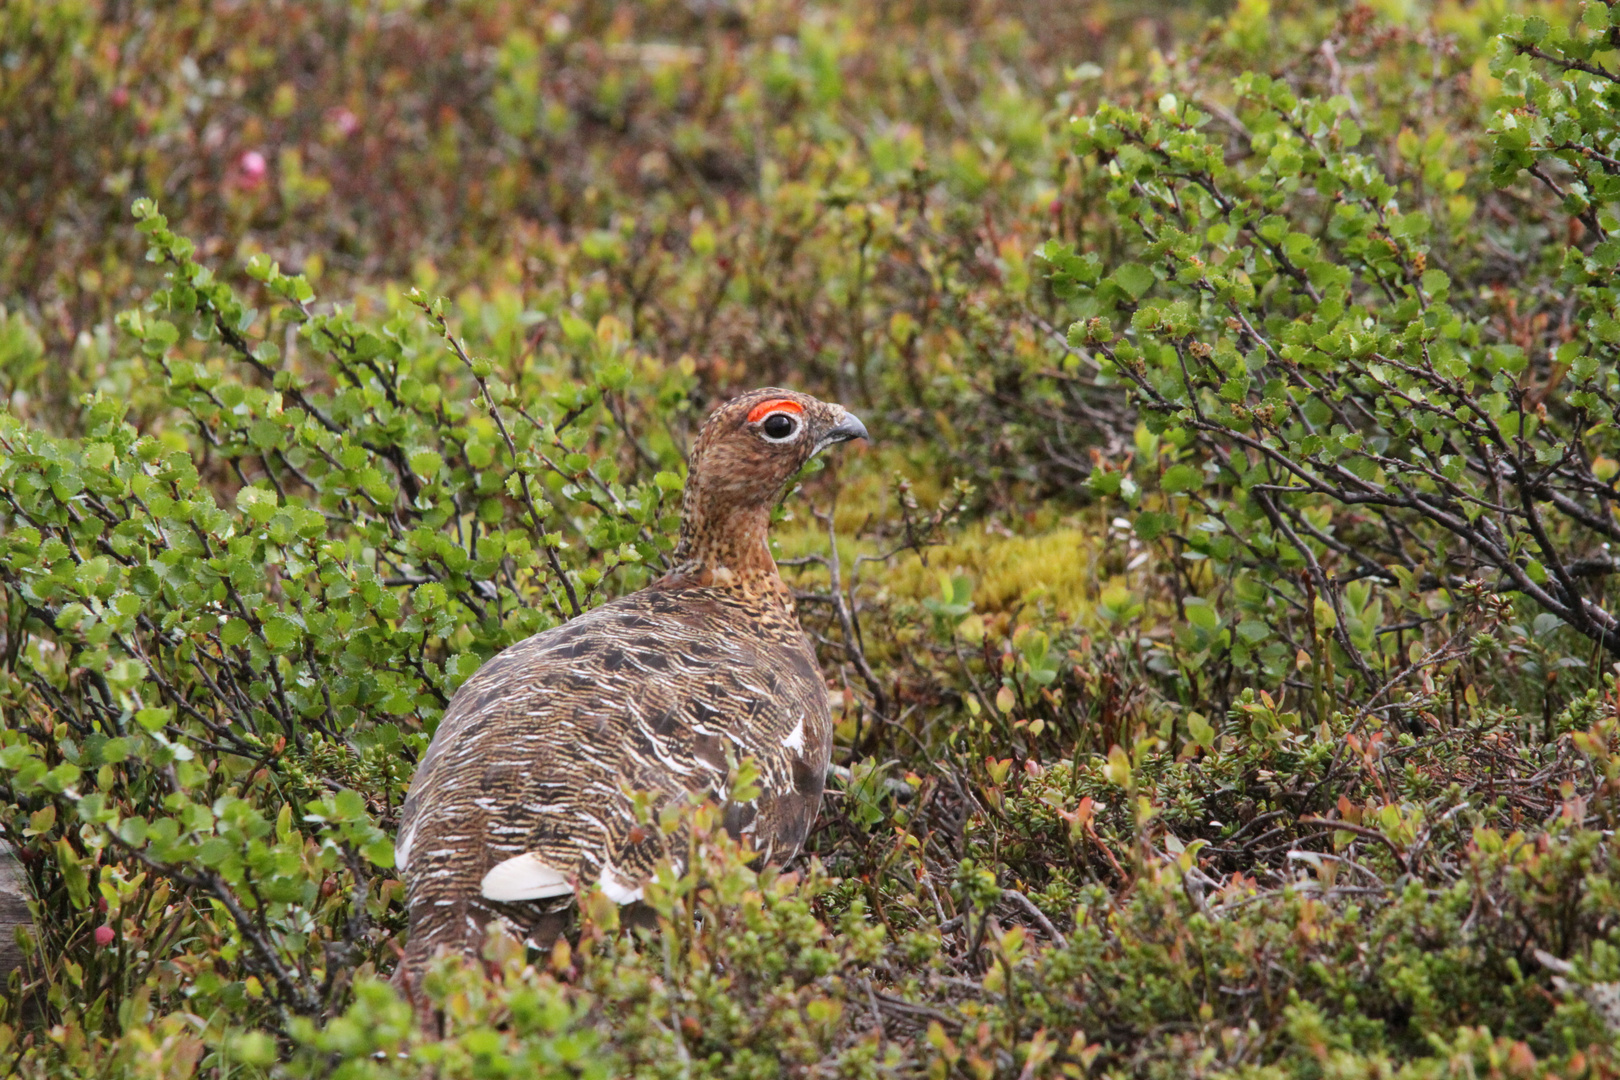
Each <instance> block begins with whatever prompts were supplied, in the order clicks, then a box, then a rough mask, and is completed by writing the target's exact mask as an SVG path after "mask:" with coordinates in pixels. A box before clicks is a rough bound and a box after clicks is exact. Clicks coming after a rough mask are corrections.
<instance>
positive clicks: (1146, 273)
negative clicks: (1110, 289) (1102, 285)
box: [1110, 263, 1157, 300]
mask: <svg viewBox="0 0 1620 1080" xmlns="http://www.w3.org/2000/svg"><path fill="white" fill-rule="evenodd" d="M1110 280H1112V281H1113V282H1114V284H1116V285H1118V286H1119V287H1120V288H1121V289H1124V290H1125V292H1126V293H1127V294H1128V295H1129V296H1130V298H1131V299H1132V300H1140V299H1141V298H1142V296H1143V295H1144V294H1145V293H1146V292H1147V291H1148V290H1149V289H1151V288H1152V287H1153V283H1154V281H1155V280H1157V279H1156V278H1155V277H1154V276H1153V271H1152V270H1149V269H1148V268H1147V267H1145V266H1143V265H1142V264H1141V263H1126V264H1125V265H1124V266H1121V267H1120V268H1119V269H1117V270H1115V271H1114V272H1113V274H1111V275H1110Z"/></svg>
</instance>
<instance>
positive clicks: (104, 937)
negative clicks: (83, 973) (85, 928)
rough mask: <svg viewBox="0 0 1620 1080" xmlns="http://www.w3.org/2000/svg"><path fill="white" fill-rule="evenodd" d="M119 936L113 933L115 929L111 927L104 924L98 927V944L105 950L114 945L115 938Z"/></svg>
mask: <svg viewBox="0 0 1620 1080" xmlns="http://www.w3.org/2000/svg"><path fill="white" fill-rule="evenodd" d="M117 936H118V935H117V934H115V933H114V932H113V928H112V927H110V926H107V925H105V924H103V925H101V926H98V927H96V944H97V945H99V946H101V947H102V948H103V949H105V948H106V947H107V946H109V945H111V944H112V943H113V938H115V937H117Z"/></svg>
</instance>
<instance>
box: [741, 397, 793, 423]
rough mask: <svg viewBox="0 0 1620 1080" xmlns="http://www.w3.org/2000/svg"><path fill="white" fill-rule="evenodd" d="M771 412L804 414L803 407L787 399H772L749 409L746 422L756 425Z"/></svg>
mask: <svg viewBox="0 0 1620 1080" xmlns="http://www.w3.org/2000/svg"><path fill="white" fill-rule="evenodd" d="M773 412H790V413H802V412H804V406H803V405H800V404H799V403H798V402H797V401H790V400H788V399H787V398H772V399H771V400H769V401H762V402H760V403H759V404H758V405H755V406H754V407H753V408H752V409H749V410H748V422H749V423H750V424H757V423H759V421H761V420H763V419H764V418H765V417H767V416H769V415H770V414H771V413H773Z"/></svg>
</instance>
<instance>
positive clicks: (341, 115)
mask: <svg viewBox="0 0 1620 1080" xmlns="http://www.w3.org/2000/svg"><path fill="white" fill-rule="evenodd" d="M327 119H328V120H330V121H331V122H332V127H333V128H334V129H336V131H337V133H338V134H339V135H341V136H343V137H344V138H345V139H347V138H348V137H349V136H350V135H353V134H354V133H355V132H356V131H359V130H360V118H359V117H358V116H356V115H354V113H352V112H350V111H349V110H348V109H344V108H341V107H340V108H336V109H333V110H332V111H331V112H330V113H328V114H327Z"/></svg>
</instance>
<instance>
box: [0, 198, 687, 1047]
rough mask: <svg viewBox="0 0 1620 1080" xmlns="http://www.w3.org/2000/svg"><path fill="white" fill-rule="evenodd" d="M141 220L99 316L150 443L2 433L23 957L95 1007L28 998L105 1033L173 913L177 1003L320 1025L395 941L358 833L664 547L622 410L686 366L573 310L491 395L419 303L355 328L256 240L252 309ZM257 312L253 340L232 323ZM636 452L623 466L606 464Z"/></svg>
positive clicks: (663, 512) (119, 424)
mask: <svg viewBox="0 0 1620 1080" xmlns="http://www.w3.org/2000/svg"><path fill="white" fill-rule="evenodd" d="M135 212H136V217H137V219H138V221H139V227H140V229H141V231H142V232H143V233H144V234H145V235H146V236H147V238H148V241H149V243H150V245H151V252H150V254H151V257H152V258H153V259H154V260H155V261H157V262H159V263H160V264H161V265H162V266H163V267H164V271H165V277H166V280H167V283H168V285H167V288H165V289H163V290H161V291H159V292H158V293H156V294H154V296H153V297H152V298H151V300H150V301H149V302H148V303H147V304H146V305H145V306H144V307H143V309H141V310H138V311H132V312H130V313H128V314H127V315H126V316H125V317H123V318H122V319H121V321H120V326H121V329H122V330H123V331H124V333H125V334H126V335H128V337H129V338H130V339H131V340H132V341H133V342H134V343H136V345H137V347H138V349H139V351H140V354H141V357H142V358H143V363H144V365H145V369H146V370H147V371H149V372H150V373H151V374H152V375H153V376H155V377H156V378H157V379H158V380H160V385H161V386H162V388H163V393H164V394H165V396H166V403H167V406H168V408H169V412H168V413H167V414H166V416H165V419H164V421H163V423H162V425H161V428H160V430H159V431H157V432H155V433H149V434H145V435H141V434H137V432H136V431H135V429H134V428H133V427H132V426H131V425H130V424H129V423H128V422H127V420H126V417H125V403H123V402H117V401H113V400H109V399H106V398H99V397H92V398H90V399H88V400H87V402H86V404H85V408H84V414H83V418H82V422H83V430H84V432H85V434H84V436H83V437H82V438H79V439H73V440H64V439H58V438H54V437H51V436H49V435H46V434H44V433H42V432H40V431H38V430H35V429H32V428H30V427H27V426H25V425H22V424H20V423H18V422H17V421H15V420H13V419H11V418H9V417H7V418H5V419H4V420H3V421H0V425H3V427H0V444H3V446H4V450H5V456H4V463H3V465H0V490H3V492H4V499H5V511H4V512H5V515H6V518H7V525H8V527H7V529H6V534H5V537H4V545H5V558H4V562H3V569H0V581H3V582H4V586H5V589H6V597H7V602H8V615H9V620H10V621H9V623H8V633H7V640H8V642H11V643H13V646H14V649H13V653H12V655H11V656H10V657H9V663H8V665H7V669H6V682H5V689H4V692H5V695H6V700H5V703H4V704H5V708H6V711H7V715H8V717H13V718H15V720H14V721H13V722H11V723H8V725H7V728H6V731H5V734H4V739H5V742H6V746H5V749H4V751H3V752H0V753H3V757H0V762H3V765H0V767H3V768H4V769H5V770H6V776H7V785H8V790H9V791H10V792H11V793H12V795H13V796H14V797H15V799H16V800H17V802H16V805H17V806H18V808H19V812H21V813H23V814H24V815H25V816H26V821H27V828H26V829H24V830H23V831H22V834H21V835H20V836H18V837H16V839H17V840H18V841H19V842H20V844H21V845H22V848H23V851H24V853H25V857H33V858H40V857H44V856H45V855H47V854H48V856H49V865H48V867H46V868H44V869H43V870H42V871H41V876H40V878H39V880H40V881H41V883H42V885H43V896H42V903H43V904H44V905H45V909H47V910H52V911H59V912H61V913H62V915H63V916H64V918H62V919H52V920H48V921H46V922H45V923H44V924H43V926H42V930H43V932H44V934H45V937H46V941H45V942H44V945H43V948H42V955H47V956H50V957H52V958H53V962H57V963H73V964H74V965H75V967H76V968H80V970H81V972H82V973H81V974H76V975H75V976H74V978H75V980H76V981H77V982H80V983H84V987H83V993H84V995H85V996H84V999H83V1000H84V1001H85V1002H86V1003H87V1005H88V1011H87V1012H83V1013H81V1012H80V1010H79V1008H77V1007H73V1006H70V1005H69V1004H68V1003H67V1002H66V1001H53V1002H52V1004H53V1005H54V1006H56V1007H58V1008H64V1009H67V1011H68V1012H69V1013H72V1014H73V1015H74V1018H75V1019H79V1020H82V1021H83V1022H84V1023H85V1024H86V1025H87V1026H88V1027H89V1028H90V1029H91V1030H97V1029H101V1028H102V1027H103V1026H104V1025H114V1024H116V1023H118V1022H119V1020H118V1017H119V1016H120V1015H121V1014H120V1009H122V1008H124V1007H125V1006H126V1005H128V1001H127V1000H126V994H127V993H128V992H129V991H130V990H131V989H132V988H133V987H137V986H142V985H143V984H144V983H145V981H146V979H147V978H148V975H149V973H150V967H151V965H152V964H154V963H156V962H158V961H159V959H160V958H162V962H163V963H164V964H165V965H166V966H172V965H173V964H174V963H175V961H174V959H173V957H172V956H169V955H168V950H170V949H171V948H172V947H173V946H174V945H175V942H174V941H173V940H172V939H171V937H170V935H171V934H172V932H173V929H174V928H175V927H178V926H180V925H187V926H190V925H191V923H190V920H191V919H192V918H196V919H199V920H201V922H200V924H199V926H201V927H206V929H205V930H200V932H196V933H195V936H194V937H193V938H192V940H190V941H189V942H187V943H186V944H185V945H183V946H182V948H183V949H185V950H187V951H188V952H189V954H190V955H192V956H194V957H196V962H197V963H204V961H203V958H204V957H207V958H208V960H207V961H206V965H205V966H206V970H205V971H199V972H197V973H196V977H195V978H188V979H186V980H185V981H186V984H187V991H186V992H187V995H188V997H191V998H192V1000H193V1002H194V1005H200V1004H201V1002H200V1001H198V1000H197V999H196V997H195V995H197V994H204V995H207V1000H214V997H213V996H214V995H220V996H219V998H218V1000H219V1001H220V1002H221V1003H224V1002H230V1003H234V1005H233V1007H237V1008H244V1009H247V1010H248V1013H249V1014H251V1013H253V1012H254V1011H255V1010H256V1009H263V1010H268V1011H269V1013H275V1012H281V1013H285V1014H311V1013H316V1012H319V1011H321V1010H323V1009H327V1008H330V1007H332V1006H333V1005H334V1004H336V1003H337V1002H339V1001H341V1000H343V998H344V995H345V994H346V992H347V991H346V987H347V984H348V982H349V980H350V979H351V978H352V976H353V974H354V972H355V971H356V970H357V969H361V970H369V965H371V964H373V963H374V962H375V961H376V960H377V959H378V958H379V957H378V955H377V951H376V950H377V947H378V945H379V944H380V942H381V941H382V939H383V937H384V936H386V934H387V933H388V932H390V931H391V929H392V928H393V927H392V921H393V919H394V917H395V915H396V914H397V912H394V913H390V910H391V909H390V908H389V903H390V900H391V899H394V898H396V895H397V892H398V883H397V882H395V881H393V880H392V879H389V878H383V877H379V874H380V872H382V871H385V870H387V869H388V868H389V867H391V866H392V864H393V855H392V846H391V843H390V840H389V836H388V834H387V833H385V832H384V831H383V829H381V828H380V827H379V825H378V823H377V822H378V821H379V820H382V821H388V820H390V818H391V816H392V814H393V812H394V811H395V810H397V808H398V805H399V802H400V800H401V798H402V794H403V791H404V788H405V786H406V785H407V784H408V782H409V778H410V773H411V765H412V762H413V761H414V760H415V758H416V756H417V754H418V753H419V752H420V751H421V750H422V749H423V748H424V747H425V744H426V738H427V733H428V731H430V730H431V724H432V721H433V718H434V717H435V716H437V714H438V713H439V711H440V710H442V709H443V707H444V705H445V704H446V702H447V701H448V699H449V696H450V695H451V694H452V693H453V692H454V690H455V688H456V686H457V685H459V683H460V682H461V681H462V680H463V679H465V678H466V677H468V676H469V675H471V674H472V672H473V671H474V670H476V669H477V667H478V666H479V665H480V664H481V663H482V662H483V661H484V660H485V659H487V658H488V657H489V656H490V655H492V654H493V653H494V652H496V651H498V650H499V649H501V648H503V647H504V646H506V645H507V644H510V643H511V642H512V641H515V640H517V639H519V638H522V637H526V636H528V635H529V634H532V633H534V632H536V631H538V630H541V629H544V628H545V627H547V626H550V625H554V624H555V623H556V622H558V621H560V620H562V619H564V618H566V617H569V616H571V615H574V614H577V613H578V612H579V611H581V610H583V608H584V607H586V606H589V605H592V604H594V603H595V602H597V599H598V594H599V593H600V592H601V591H602V590H603V589H606V588H611V589H615V590H617V589H625V588H634V587H636V586H637V585H639V584H640V583H642V582H644V581H646V580H647V578H648V575H649V574H651V573H655V572H657V571H658V569H659V568H660V567H661V566H662V564H663V560H664V556H665V554H666V552H667V551H668V549H669V546H670V540H669V537H670V535H671V531H672V524H673V521H672V518H671V515H672V514H673V513H674V512H675V510H676V508H677V506H678V495H679V490H680V487H681V481H680V479H679V477H678V476H677V475H676V473H674V472H673V471H669V470H668V469H664V468H661V466H669V467H670V468H674V467H675V466H677V465H678V455H677V454H676V452H675V450H674V448H673V447H674V444H673V443H672V442H671V441H670V438H669V435H668V432H667V430H666V431H664V432H662V433H656V432H652V431H650V430H649V429H645V428H644V427H643V421H644V416H643V414H642V408H641V405H640V404H639V402H641V401H649V402H656V401H659V400H660V397H661V396H662V397H663V400H664V401H666V402H667V401H669V400H672V398H673V397H678V396H679V395H680V394H681V393H682V391H683V386H684V379H685V376H683V375H682V374H681V373H680V372H679V370H667V371H666V370H663V369H662V368H660V369H658V370H657V371H654V370H651V369H649V368H647V367H646V366H645V365H644V364H642V362H641V360H640V359H639V358H638V356H637V354H636V353H635V352H634V350H631V349H628V348H627V347H626V346H625V343H624V341H623V339H622V335H617V334H616V332H615V330H614V328H613V325H612V322H611V320H609V321H607V322H604V323H602V324H601V325H600V326H599V327H592V326H588V325H586V324H584V323H582V322H579V321H578V320H575V321H574V322H571V323H568V324H567V327H568V333H569V335H570V344H569V346H568V347H569V348H570V349H571V350H577V353H574V354H573V359H574V361H575V362H576V363H577V364H578V365H580V370H588V371H590V372H592V373H593V374H592V375H591V376H589V377H587V379H585V380H583V381H582V380H579V379H577V378H575V377H573V374H572V372H570V373H568V374H567V375H565V376H561V377H558V378H557V379H556V381H555V382H553V383H552V386H553V389H552V390H550V391H548V390H546V389H542V388H541V386H540V385H539V383H538V382H534V381H530V382H528V384H527V385H519V386H512V385H509V384H508V383H507V382H506V381H504V380H503V378H502V377H501V375H502V373H501V372H498V371H496V370H495V369H494V368H493V366H492V365H491V364H490V362H489V361H487V360H482V359H476V360H475V359H473V358H471V357H469V356H467V354H466V353H465V351H464V350H463V349H462V347H461V345H460V343H459V342H458V341H457V340H455V339H454V338H448V339H447V334H448V331H447V330H446V329H445V326H446V324H445V321H444V317H443V315H442V314H441V312H440V308H439V307H438V306H437V305H434V304H427V303H421V304H417V305H412V304H402V305H401V307H400V309H399V311H398V312H397V313H396V314H395V315H394V317H393V318H391V319H389V320H387V321H386V322H384V323H382V324H381V325H374V326H373V325H364V324H362V323H360V322H358V321H356V320H355V319H353V318H352V317H350V316H349V315H347V314H345V313H344V312H342V311H341V310H335V311H333V312H331V313H329V314H315V313H314V312H313V311H312V309H311V307H310V302H311V301H312V299H313V296H312V291H311V289H310V287H309V285H308V283H307V282H306V281H305V280H304V279H303V278H301V277H296V276H287V275H285V274H282V273H281V272H280V271H279V269H277V267H276V266H275V265H274V264H273V263H271V262H270V261H269V260H267V259H259V260H255V261H254V262H253V263H252V264H251V265H250V266H249V268H248V270H249V273H250V274H252V275H253V276H254V277H256V278H258V279H259V280H260V281H262V282H263V283H264V286H265V289H266V291H267V293H268V294H269V295H270V296H271V298H272V306H271V308H270V310H269V311H267V312H264V313H262V315H261V313H260V312H258V311H255V310H253V309H250V308H248V307H247V306H245V305H244V304H243V303H242V302H241V301H240V300H239V299H238V298H237V296H236V295H235V293H234V292H233V290H232V289H231V288H230V287H229V286H227V285H225V284H223V283H221V282H220V281H218V280H217V279H215V277H214V276H213V274H212V273H211V271H210V270H208V269H207V268H205V267H204V266H202V265H200V264H198V263H197V262H196V261H195V260H194V259H193V258H192V255H191V245H190V244H189V242H187V241H186V240H185V239H184V238H182V237H179V236H176V235H175V234H174V233H173V232H171V231H170V230H169V228H168V225H167V222H166V220H165V219H164V218H163V217H162V216H161V215H160V214H159V213H158V212H157V210H156V208H155V207H154V206H152V205H151V204H150V203H148V202H144V201H142V202H137V204H136V208H135ZM259 318H263V319H264V320H265V321H266V322H268V323H269V324H270V325H271V326H272V327H273V332H272V333H271V334H265V335H263V336H260V337H256V338H254V339H251V340H250V339H249V338H248V337H246V336H245V335H246V334H247V333H248V332H249V328H250V327H252V326H253V324H254V323H255V321H256V319H259ZM282 329H286V330H287V332H288V334H287V335H286V336H288V337H292V338H296V339H297V340H299V341H300V342H303V343H305V344H306V347H309V348H312V349H316V350H319V351H320V352H321V353H323V354H324V355H325V356H326V357H327V359H328V360H329V361H330V367H329V368H328V369H327V375H328V379H329V381H328V382H327V383H326V384H325V385H321V386H317V385H313V384H312V383H310V382H309V381H307V380H306V379H305V378H303V377H302V376H300V375H298V374H296V373H294V372H293V371H291V370H288V369H286V368H283V367H281V366H280V364H279V363H278V347H277V345H276V344H275V343H274V341H275V340H280V339H282V338H283V335H282V333H281V331H282ZM182 340H186V341H188V342H191V343H194V344H191V345H189V346H182V345H181V344H180V343H181V342H182ZM447 340H448V347H447ZM633 375H634V376H637V377H638V379H639V386H638V390H637V392H636V394H634V395H629V396H626V395H625V388H626V386H627V385H628V384H629V383H630V381H631V379H632V376H633ZM529 378H530V379H531V380H540V381H546V376H543V375H541V374H540V373H538V372H536V371H533V370H531V372H530V373H529ZM615 418H617V419H615ZM621 422H622V424H623V425H624V426H623V427H622V428H621V427H619V424H620V423H621ZM631 441H634V442H635V443H636V445H637V448H638V452H639V454H641V455H643V456H642V457H639V458H638V457H635V456H634V455H631V456H623V455H621V454H620V453H619V451H620V450H622V449H624V448H625V447H627V446H628V445H629V444H630V442H631ZM403 717H410V718H411V720H412V722H411V723H410V724H408V725H405V726H403V727H402V725H401V723H400V720H401V718H403ZM424 723H426V724H427V725H428V726H427V728H426V729H424V727H423V726H422V725H423V724H424ZM171 889H181V890H183V891H184V893H185V899H183V900H182V899H180V898H179V897H178V896H176V895H174V894H173V893H171V891H170V890H171ZM171 905H178V907H176V906H171ZM183 911H184V913H182V912H183ZM379 919H380V920H381V925H379V922H378V920H379ZM103 926H104V927H110V928H111V929H112V932H113V937H114V941H115V942H116V943H117V947H116V948H115V949H108V948H105V945H106V942H102V941H98V940H96V937H95V933H94V931H96V930H97V928H98V927H103ZM182 966H183V965H182ZM159 985H160V986H161V985H163V984H162V981H161V980H160V983H159ZM171 988H172V984H171ZM143 993H145V994H146V995H147V996H146V997H143V1005H142V1006H141V1007H142V1008H157V1007H159V1005H160V1003H159V1002H157V1001H153V1000H151V999H150V990H148V991H144V992H143ZM267 1015H268V1013H267Z"/></svg>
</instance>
